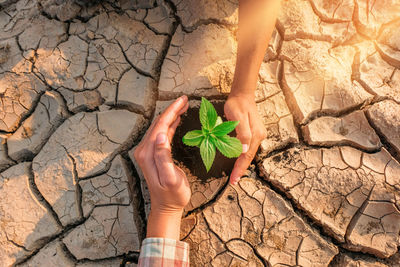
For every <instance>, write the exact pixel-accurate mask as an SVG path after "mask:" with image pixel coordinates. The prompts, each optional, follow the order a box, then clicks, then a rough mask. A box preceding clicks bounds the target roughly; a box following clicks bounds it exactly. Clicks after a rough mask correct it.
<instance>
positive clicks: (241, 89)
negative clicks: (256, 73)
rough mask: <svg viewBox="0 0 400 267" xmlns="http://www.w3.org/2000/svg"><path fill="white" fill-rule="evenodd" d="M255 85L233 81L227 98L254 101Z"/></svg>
mask: <svg viewBox="0 0 400 267" xmlns="http://www.w3.org/2000/svg"><path fill="white" fill-rule="evenodd" d="M256 86H257V83H251V82H246V81H235V80H234V81H233V83H232V87H231V92H230V93H229V96H228V98H233V97H238V98H245V99H249V100H254V97H255V89H256Z"/></svg>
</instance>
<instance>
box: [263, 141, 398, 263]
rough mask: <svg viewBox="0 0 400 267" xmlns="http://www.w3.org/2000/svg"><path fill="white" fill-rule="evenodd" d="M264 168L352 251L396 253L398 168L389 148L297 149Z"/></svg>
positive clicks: (269, 177)
mask: <svg viewBox="0 0 400 267" xmlns="http://www.w3.org/2000/svg"><path fill="white" fill-rule="evenodd" d="M260 166H261V172H262V173H263V175H264V177H265V179H266V180H268V181H270V182H271V183H272V184H273V185H275V186H277V187H278V188H280V189H281V190H283V191H284V192H285V193H286V194H287V196H288V197H290V198H291V199H293V200H294V202H295V203H296V204H297V205H298V206H299V207H300V208H301V209H303V210H304V211H305V212H306V213H307V214H308V216H310V217H311V218H312V219H313V220H314V221H315V222H317V223H318V224H319V225H321V226H322V227H323V229H324V231H326V232H327V233H329V234H330V235H331V236H333V237H334V238H335V239H336V240H337V241H339V242H342V243H343V244H344V246H345V247H347V248H348V249H351V250H354V251H363V252H367V253H371V254H374V255H376V256H378V257H389V256H391V255H393V254H395V253H396V252H397V246H398V245H399V230H400V212H399V204H400V203H399V200H400V196H399V191H398V185H399V179H400V176H399V173H400V164H399V163H398V162H397V161H396V160H395V159H393V158H392V157H391V156H390V154H389V153H388V152H387V151H386V150H385V149H382V151H381V152H378V153H373V154H368V153H361V152H360V151H358V150H356V149H353V148H346V147H342V148H330V149H296V148H293V149H290V150H288V151H285V152H282V153H279V154H277V155H275V156H273V157H270V158H267V159H265V160H264V161H263V162H262V164H261V165H260ZM389 166H390V167H389Z"/></svg>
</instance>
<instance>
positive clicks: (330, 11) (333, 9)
mask: <svg viewBox="0 0 400 267" xmlns="http://www.w3.org/2000/svg"><path fill="white" fill-rule="evenodd" d="M309 2H310V3H311V5H312V7H313V10H314V12H315V13H316V14H317V15H318V16H319V17H320V19H321V20H323V21H328V22H340V21H351V20H352V18H353V10H354V0H344V1H331V0H310V1H309Z"/></svg>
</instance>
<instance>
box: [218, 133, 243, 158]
mask: <svg viewBox="0 0 400 267" xmlns="http://www.w3.org/2000/svg"><path fill="white" fill-rule="evenodd" d="M213 143H214V144H215V146H216V147H217V148H218V150H219V151H220V152H221V153H222V154H223V155H224V156H225V157H227V158H237V157H239V156H240V154H242V143H240V141H239V139H237V138H235V137H230V136H228V135H223V136H217V137H216V138H215V139H214V140H213Z"/></svg>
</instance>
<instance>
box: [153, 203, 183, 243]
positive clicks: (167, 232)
mask: <svg viewBox="0 0 400 267" xmlns="http://www.w3.org/2000/svg"><path fill="white" fill-rule="evenodd" d="M182 213H183V209H182V210H175V211H162V210H158V209H152V210H151V211H150V214H149V218H148V221H147V234H146V237H160V238H170V239H175V240H179V239H180V238H179V237H180V225H181V219H182Z"/></svg>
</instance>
